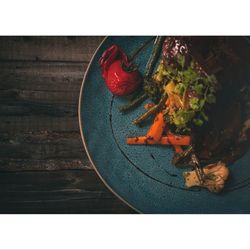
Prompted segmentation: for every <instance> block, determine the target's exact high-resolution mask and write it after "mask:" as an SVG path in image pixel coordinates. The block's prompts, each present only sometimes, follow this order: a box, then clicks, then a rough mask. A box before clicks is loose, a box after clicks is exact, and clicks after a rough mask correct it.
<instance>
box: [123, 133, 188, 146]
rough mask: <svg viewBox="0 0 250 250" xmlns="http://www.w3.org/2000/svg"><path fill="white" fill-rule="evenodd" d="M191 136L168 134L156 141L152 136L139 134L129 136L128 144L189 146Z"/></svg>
mask: <svg viewBox="0 0 250 250" xmlns="http://www.w3.org/2000/svg"><path fill="white" fill-rule="evenodd" d="M190 142H191V137H190V136H188V135H183V136H178V135H168V136H163V137H162V138H161V139H160V141H155V140H154V139H153V138H152V137H147V136H137V137H132V138H127V144H129V145H131V144H133V145H145V144H148V145H157V144H158V145H175V146H187V145H190Z"/></svg>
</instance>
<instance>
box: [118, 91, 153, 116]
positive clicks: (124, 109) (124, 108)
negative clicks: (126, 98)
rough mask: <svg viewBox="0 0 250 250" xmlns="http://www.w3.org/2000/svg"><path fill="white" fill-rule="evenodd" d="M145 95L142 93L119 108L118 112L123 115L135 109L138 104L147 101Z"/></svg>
mask: <svg viewBox="0 0 250 250" xmlns="http://www.w3.org/2000/svg"><path fill="white" fill-rule="evenodd" d="M147 98H148V97H147V95H146V94H145V93H142V94H141V95H139V96H138V97H137V98H135V99H134V100H132V101H131V102H129V103H128V104H125V105H124V106H121V107H119V110H120V111H121V112H123V113H125V112H128V111H130V110H131V109H133V108H135V107H137V106H138V105H139V104H141V103H142V102H144V101H145V100H146V99H147Z"/></svg>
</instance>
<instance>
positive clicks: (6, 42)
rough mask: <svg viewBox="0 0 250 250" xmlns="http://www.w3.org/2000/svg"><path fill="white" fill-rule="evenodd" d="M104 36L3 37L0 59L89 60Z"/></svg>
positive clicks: (0, 44) (0, 43)
mask: <svg viewBox="0 0 250 250" xmlns="http://www.w3.org/2000/svg"><path fill="white" fill-rule="evenodd" d="M103 39H104V37H95V36H85V37H74V36H73V37H65V36H64V37H47V36H45V37H41V36H37V37H27V36H26V37H2V38H1V39H0V48H1V50H0V60H11V61H12V60H19V61H60V62H61V61H69V62H89V60H90V59H91V57H92V55H93V53H94V52H95V50H96V48H97V47H98V45H99V44H100V42H101V41H102V40H103Z"/></svg>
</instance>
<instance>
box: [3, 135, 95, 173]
mask: <svg viewBox="0 0 250 250" xmlns="http://www.w3.org/2000/svg"><path fill="white" fill-rule="evenodd" d="M0 148H1V151H0V171H29V170H34V171H38V170H39V171H41V170H60V169H92V166H91V164H90V162H89V160H88V157H87V155H86V153H85V150H84V148H83V145H82V141H81V137H80V134H79V132H52V131H40V132H29V133H20V134H9V133H1V134H0Z"/></svg>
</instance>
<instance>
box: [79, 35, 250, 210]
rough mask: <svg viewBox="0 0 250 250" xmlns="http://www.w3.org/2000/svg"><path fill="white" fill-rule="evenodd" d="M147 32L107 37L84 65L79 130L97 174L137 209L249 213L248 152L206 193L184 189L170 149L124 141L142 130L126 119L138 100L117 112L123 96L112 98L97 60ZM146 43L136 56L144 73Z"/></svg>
mask: <svg viewBox="0 0 250 250" xmlns="http://www.w3.org/2000/svg"><path fill="white" fill-rule="evenodd" d="M148 39H149V37H108V38H107V39H105V41H104V42H103V43H102V44H101V46H100V47H99V48H98V50H97V52H96V54H95V55H94V56H93V59H92V61H91V63H90V65H89V68H88V70H87V73H86V75H85V79H84V81H83V85H82V88H81V95H80V101H79V120H80V129H81V134H82V139H83V143H84V146H85V148H86V150H87V152H88V156H89V158H90V160H91V162H92V164H93V165H94V167H95V170H96V171H97V173H98V175H99V176H100V177H101V179H102V180H103V181H104V183H105V184H106V185H107V186H108V187H109V188H110V189H111V190H112V191H113V192H114V193H115V194H116V195H117V196H119V197H120V198H121V199H122V200H123V201H125V202H126V203H128V204H129V205H130V206H131V207H133V208H135V209H136V210H138V211H140V212H143V213H249V212H250V167H249V160H250V152H248V154H246V155H245V156H244V157H243V158H241V159H240V160H238V161H237V162H236V163H235V164H233V165H231V166H230V173H231V175H230V179H229V181H228V182H227V185H226V188H225V191H224V192H223V193H221V194H212V193H210V192H208V191H206V190H203V189H186V188H185V186H184V181H183V177H182V173H183V169H177V168H175V167H174V166H173V165H172V164H171V162H170V161H171V158H172V150H171V149H170V148H168V147H161V146H128V145H126V138H127V137H128V136H135V135H143V134H145V132H146V130H147V129H148V126H147V127H145V128H138V127H136V126H135V125H133V124H132V122H131V121H132V120H133V119H135V118H136V117H137V116H138V115H139V114H141V113H143V112H144V111H143V105H141V106H140V107H139V108H137V109H136V110H134V111H132V112H130V113H128V114H126V115H122V114H121V113H120V112H119V111H118V107H119V106H120V105H121V104H123V103H125V101H126V100H125V99H123V98H117V97H113V96H112V95H111V93H110V92H109V91H108V90H107V88H106V87H105V84H104V80H103V79H102V77H101V73H100V68H99V66H98V60H99V58H100V56H101V55H102V53H103V52H104V50H105V49H107V48H108V47H109V46H111V45H112V44H118V45H119V46H121V47H122V48H123V50H124V51H125V52H126V53H128V54H131V53H132V52H133V51H135V49H136V48H138V47H140V46H141V45H142V44H143V43H144V42H145V41H147V40H148ZM151 50H152V44H151V45H150V46H149V47H147V49H146V50H144V51H143V53H141V54H140V55H139V56H138V57H137V58H136V64H137V65H138V66H139V70H140V71H141V72H144V69H145V65H146V62H147V60H148V57H149V55H150V52H151Z"/></svg>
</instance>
